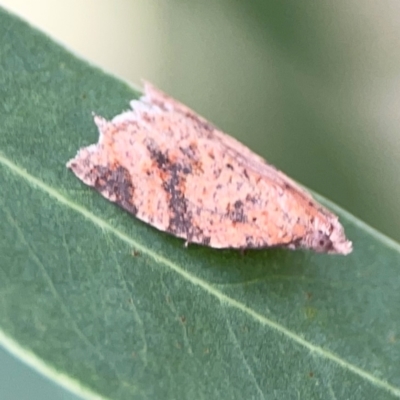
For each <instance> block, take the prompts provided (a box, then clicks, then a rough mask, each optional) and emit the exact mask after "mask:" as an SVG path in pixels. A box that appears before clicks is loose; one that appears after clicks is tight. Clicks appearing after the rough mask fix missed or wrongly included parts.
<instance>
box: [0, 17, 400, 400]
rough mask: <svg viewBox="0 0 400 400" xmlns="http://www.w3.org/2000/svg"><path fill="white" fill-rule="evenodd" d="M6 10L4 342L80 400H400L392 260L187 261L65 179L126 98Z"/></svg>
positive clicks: (275, 256)
mask: <svg viewBox="0 0 400 400" xmlns="http://www.w3.org/2000/svg"><path fill="white" fill-rule="evenodd" d="M137 95H138V93H137V92H135V91H133V90H132V89H131V88H130V87H128V86H127V85H126V84H125V83H122V82H120V81H118V80H117V79H116V78H114V77H110V76H109V75H106V74H104V73H103V72H101V71H100V70H98V69H96V68H94V67H92V66H89V65H88V64H87V63H86V62H83V61H82V60H78V59H76V58H75V57H74V56H73V55H71V54H70V53H68V52H67V51H66V50H64V49H62V48H60V47H59V46H58V45H56V44H54V43H53V42H52V41H50V40H49V39H47V38H46V37H45V36H44V35H43V34H41V33H39V32H37V31H35V30H34V29H32V28H30V27H28V26H27V25H26V24H25V23H23V22H21V21H19V20H18V19H16V18H14V17H12V16H10V15H8V14H7V13H5V12H4V11H0V99H1V103H0V110H1V111H0V112H1V125H0V188H1V191H0V226H1V232H2V235H1V240H0V254H1V263H0V290H1V292H0V293H1V297H0V329H1V332H0V342H1V343H2V345H3V346H4V347H5V348H6V349H7V350H9V351H10V352H12V353H13V354H15V355H17V357H19V358H20V359H21V360H22V361H24V362H26V363H29V364H30V365H32V366H33V367H34V368H36V369H37V370H38V371H40V372H42V373H44V374H45V375H47V376H48V377H50V378H51V379H53V380H54V381H56V382H58V383H59V384H61V385H63V386H65V387H66V388H68V389H69V390H71V391H73V392H75V393H78V394H80V395H81V396H83V397H87V398H96V396H97V395H99V396H101V397H108V398H112V399H132V398H135V399H142V398H143V399H149V398H152V399H186V398H187V399H201V398H203V399H217V398H218V399H225V398H226V399H274V398H276V399H292V398H293V399H294V398H302V399H318V398H337V399H344V398H351V399H366V398H371V399H372V398H379V399H392V398H399V397H400V340H399V337H400V327H399V321H400V273H399V272H400V269H399V265H400V247H399V246H398V245H397V244H395V243H393V242H391V241H390V240H389V239H387V238H385V237H383V236H382V235H380V234H378V233H376V232H375V231H373V230H372V229H371V228H369V227H367V226H365V225H364V224H363V223H362V222H360V221H358V220H357V219H355V218H354V217H353V216H351V215H349V214H347V213H346V212H344V211H342V210H340V209H338V208H337V207H336V206H334V205H333V204H330V203H329V202H328V201H324V200H321V201H323V202H324V203H325V204H327V206H328V207H330V208H331V209H333V211H335V212H337V213H338V214H339V215H340V217H341V221H342V222H343V224H344V226H345V228H346V232H347V234H348V236H349V238H350V239H351V240H352V241H353V243H354V248H355V250H354V252H353V253H352V254H351V255H350V256H347V257H340V256H337V257H335V256H327V255H321V254H313V253H310V252H301V251H296V252H291V251H286V250H279V249H274V250H265V251H251V252H248V253H247V254H246V255H245V256H242V255H240V254H239V253H238V252H235V251H217V250H212V249H208V248H203V247H199V246H190V247H189V248H184V246H183V242H182V241H181V240H178V239H175V238H173V237H171V236H169V235H167V234H164V233H162V232H158V231H156V230H155V229H153V228H151V227H149V226H147V225H145V224H143V223H141V222H139V221H138V220H136V219H134V218H132V217H131V216H129V215H128V214H127V213H125V212H124V211H122V210H121V209H119V208H117V207H116V206H114V205H113V204H111V203H109V202H107V201H106V200H105V199H103V198H102V197H101V196H100V195H98V194H97V193H96V192H94V191H92V190H91V189H89V188H88V187H86V186H84V185H83V184H81V182H79V181H78V180H77V179H76V178H75V177H74V175H73V174H72V173H71V172H70V171H68V170H67V169H66V168H65V163H66V161H67V160H69V159H70V158H71V157H72V156H73V155H74V154H75V152H76V150H77V149H78V148H79V147H82V146H85V145H88V144H89V143H93V142H96V141H97V130H96V128H95V126H94V124H93V121H92V116H91V112H92V111H95V112H96V113H99V114H101V115H104V116H106V117H112V116H113V115H115V114H117V113H119V112H121V110H123V109H126V108H127V106H128V101H129V100H130V99H132V98H135V97H137Z"/></svg>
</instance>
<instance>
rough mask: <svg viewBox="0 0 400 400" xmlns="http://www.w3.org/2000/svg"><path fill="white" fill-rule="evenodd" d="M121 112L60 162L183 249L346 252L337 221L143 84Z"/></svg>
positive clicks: (242, 150)
mask: <svg viewBox="0 0 400 400" xmlns="http://www.w3.org/2000/svg"><path fill="white" fill-rule="evenodd" d="M130 105H131V110H129V111H126V112H123V113H122V114H120V115H117V116H116V117H114V118H113V119H112V120H111V121H107V120H105V119H104V118H102V117H100V116H95V117H94V121H95V123H96V125H97V127H98V130H99V133H100V137H99V141H98V143H97V144H93V145H90V146H88V147H85V148H82V149H80V150H79V151H78V153H77V155H76V157H75V158H73V159H72V160H70V161H69V162H68V163H67V167H68V168H70V169H71V170H72V171H73V172H74V174H75V175H76V176H77V177H78V178H79V179H81V180H82V181H83V182H84V183H85V184H87V185H89V186H92V187H94V188H95V189H96V190H98V191H99V192H100V193H101V194H102V195H103V196H104V197H106V198H107V199H108V200H110V201H112V202H115V203H117V204H118V205H119V206H121V207H122V208H124V209H125V210H126V211H128V212H129V213H131V214H133V215H134V216H136V217H137V218H139V219H140V220H142V221H144V222H146V223H148V224H150V225H152V226H154V227H155V228H157V229H159V230H161V231H165V232H169V233H171V234H173V235H175V236H177V237H179V238H182V239H184V240H185V242H186V244H188V243H198V244H201V245H206V246H210V247H213V248H236V249H248V248H268V247H278V246H279V247H286V248H289V249H297V248H306V249H311V250H314V251H316V252H322V253H329V254H348V253H350V252H351V251H352V243H351V242H350V241H348V240H347V239H346V236H345V234H344V230H343V227H342V225H341V224H340V223H339V220H338V217H337V216H336V215H334V214H333V213H331V212H330V211H328V210H327V209H326V208H324V207H323V206H322V205H320V204H318V203H317V202H316V201H315V200H314V199H313V198H312V197H311V195H310V194H309V193H307V192H306V191H305V190H304V189H303V188H301V187H300V186H299V185H298V184H297V183H296V182H294V181H293V180H292V179H290V178H289V177H287V176H286V175H285V174H284V173H282V172H280V171H279V170H277V169H276V168H275V167H273V166H272V165H269V164H268V163H267V162H266V161H265V160H264V159H263V158H262V157H260V156H258V155H257V154H255V153H253V152H252V151H251V150H250V149H249V148H247V147H246V146H245V145H243V144H242V143H240V142H239V141H237V140H235V139H234V138H232V137H231V136H228V135H227V134H225V133H223V132H222V131H221V130H219V129H218V128H216V127H215V126H214V125H212V124H211V123H210V122H208V121H207V120H206V119H204V118H203V117H201V116H199V115H198V114H197V113H195V112H194V111H192V110H191V109H190V108H188V107H187V106H185V105H183V104H181V103H179V102H178V101H176V100H174V99H173V98H171V97H170V96H168V95H167V94H165V93H163V92H162V91H161V90H159V89H157V88H156V87H155V86H153V85H151V84H150V83H145V84H144V94H143V96H142V97H140V99H139V100H133V101H132V102H131V103H130Z"/></svg>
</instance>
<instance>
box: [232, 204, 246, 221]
mask: <svg viewBox="0 0 400 400" xmlns="http://www.w3.org/2000/svg"><path fill="white" fill-rule="evenodd" d="M243 206H244V204H243V201H241V200H236V201H235V202H234V203H233V209H230V210H229V218H230V219H231V220H232V221H233V222H246V216H245V215H244V209H243Z"/></svg>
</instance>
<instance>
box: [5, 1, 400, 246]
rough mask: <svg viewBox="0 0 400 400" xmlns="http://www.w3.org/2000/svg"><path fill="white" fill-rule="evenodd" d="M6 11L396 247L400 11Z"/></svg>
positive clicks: (275, 7) (222, 6)
mask: <svg viewBox="0 0 400 400" xmlns="http://www.w3.org/2000/svg"><path fill="white" fill-rule="evenodd" d="M0 4H3V5H5V6H6V7H8V8H9V9H11V10H13V11H15V12H17V13H19V14H20V15H22V16H23V17H24V18H25V19H28V20H30V21H31V22H32V23H33V24H35V25H37V26H39V27H40V28H41V29H43V30H45V31H47V32H49V33H50V34H51V35H52V36H53V37H54V38H56V39H57V40H59V41H61V42H62V43H64V44H65V45H66V46H67V47H69V48H70V49H72V50H73V51H75V52H76V53H78V54H80V55H82V56H83V57H85V58H87V59H89V60H91V61H93V62H94V63H96V64H98V65H100V66H102V67H104V68H105V69H106V70H108V71H111V72H113V73H115V74H116V75H118V76H120V77H122V78H124V79H126V80H128V81H130V82H132V83H134V84H137V85H139V84H140V78H146V79H148V80H150V81H152V82H154V83H156V84H157V85H159V86H161V88H163V89H164V90H166V91H167V92H168V93H170V94H172V95H173V96H175V97H177V98H178V99H181V100H182V101H184V102H186V103H187V104H189V105H190V106H192V108H194V109H196V110H197V111H199V112H200V113H201V114H203V115H204V116H206V117H207V118H208V119H210V120H211V121H213V122H214V123H215V124H216V125H217V126H219V127H220V128H222V129H223V130H225V131H226V132H228V133H230V134H232V135H233V136H236V137H237V138H239V139H240V140H242V141H243V142H245V143H246V144H247V145H248V146H249V147H251V148H252V149H255V150H256V151H257V152H258V153H260V154H261V155H262V156H264V157H265V158H266V159H267V160H268V161H269V162H271V163H272V164H274V165H276V166H277V167H278V168H279V169H281V170H283V171H284V172H286V173H287V174H289V175H290V176H292V177H293V178H294V179H296V180H298V181H299V182H301V183H303V184H305V185H306V186H308V187H310V188H311V189H313V190H315V191H317V192H319V193H320V194H322V195H324V196H326V197H328V198H329V199H331V200H333V201H334V202H336V203H337V204H339V205H340V206H342V207H343V208H345V209H347V210H348V211H350V212H351V213H353V214H354V215H356V216H357V217H359V218H360V219H362V220H364V221H366V222H367V223H369V224H370V225H372V226H373V227H375V228H377V229H378V230H380V231H382V232H384V233H386V234H387V235H389V236H391V237H392V238H394V239H396V240H400V203H399V202H398V201H397V199H398V198H399V194H400V185H399V184H398V181H399V180H398V176H399V175H400V163H399V161H400V152H399V149H400V139H399V133H398V132H399V129H400V117H399V116H400V3H399V2H398V0H383V1H380V2H376V1H372V0H363V1H358V0H353V1H351V2H349V1H347V0H335V1H334V2H333V1H325V0H320V1H317V2H316V1H304V0H279V1H278V0H276V1H267V0H252V1H244V0H242V1H239V0H231V1H227V0H219V1H215V0H201V1H195V0H192V1H183V0H169V1H164V2H151V1H147V0H58V1H56V2H55V1H52V0H36V1H34V2H28V1H26V0H0ZM127 106H128V105H127Z"/></svg>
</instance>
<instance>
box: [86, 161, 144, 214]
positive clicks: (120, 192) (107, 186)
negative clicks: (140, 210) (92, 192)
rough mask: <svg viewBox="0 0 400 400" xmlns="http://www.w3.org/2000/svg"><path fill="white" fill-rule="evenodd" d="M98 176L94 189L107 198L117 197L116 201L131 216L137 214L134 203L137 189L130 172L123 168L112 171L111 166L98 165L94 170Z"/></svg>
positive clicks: (119, 167)
mask: <svg viewBox="0 0 400 400" xmlns="http://www.w3.org/2000/svg"><path fill="white" fill-rule="evenodd" d="M93 173H94V174H95V175H96V181H95V184H94V187H95V188H96V189H97V190H98V191H99V192H101V193H103V194H104V195H105V196H106V197H107V198H110V197H111V196H113V197H115V200H113V201H115V202H116V203H117V204H119V205H120V206H121V207H123V208H125V209H126V210H127V211H129V212H130V213H131V214H133V215H136V214H137V208H136V206H135V205H134V204H133V203H132V199H133V195H134V192H135V188H134V186H133V184H132V179H131V176H130V174H129V172H128V171H127V170H126V169H125V168H124V167H121V166H118V167H116V168H115V169H112V167H111V166H109V167H103V166H101V165H98V166H96V167H94V168H93Z"/></svg>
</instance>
